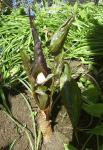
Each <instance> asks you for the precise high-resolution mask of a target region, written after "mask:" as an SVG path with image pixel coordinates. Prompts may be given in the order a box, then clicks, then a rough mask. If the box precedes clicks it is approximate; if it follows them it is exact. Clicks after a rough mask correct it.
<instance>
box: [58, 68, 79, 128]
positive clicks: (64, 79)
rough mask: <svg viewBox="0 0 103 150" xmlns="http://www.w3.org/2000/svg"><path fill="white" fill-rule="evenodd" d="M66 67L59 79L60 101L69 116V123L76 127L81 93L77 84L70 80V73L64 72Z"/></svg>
mask: <svg viewBox="0 0 103 150" xmlns="http://www.w3.org/2000/svg"><path fill="white" fill-rule="evenodd" d="M66 67H67V65H66V66H65V69H64V72H63V73H62V75H61V78H60V88H61V95H62V101H63V103H64V105H65V107H66V109H67V112H68V114H69V115H70V118H71V122H72V124H73V126H74V127H76V126H77V123H78V119H79V114H80V109H81V91H80V88H79V87H78V84H77V82H76V81H75V80H74V79H70V76H69V74H70V73H69V72H66V71H67V69H66ZM68 71H69V69H68Z"/></svg>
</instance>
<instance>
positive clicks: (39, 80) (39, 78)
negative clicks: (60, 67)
mask: <svg viewBox="0 0 103 150" xmlns="http://www.w3.org/2000/svg"><path fill="white" fill-rule="evenodd" d="M45 80H46V77H45V76H44V74H43V73H42V72H41V73H39V74H38V75H37V79H36V83H37V84H43V83H44V82H45Z"/></svg>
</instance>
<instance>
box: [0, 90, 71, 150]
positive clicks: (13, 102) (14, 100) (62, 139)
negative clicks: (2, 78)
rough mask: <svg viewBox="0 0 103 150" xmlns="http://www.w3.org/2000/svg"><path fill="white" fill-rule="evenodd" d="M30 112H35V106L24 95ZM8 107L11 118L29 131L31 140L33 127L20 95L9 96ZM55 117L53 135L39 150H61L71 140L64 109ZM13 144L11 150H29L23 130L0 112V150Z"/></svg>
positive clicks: (32, 100)
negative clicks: (30, 108) (29, 105)
mask: <svg viewBox="0 0 103 150" xmlns="http://www.w3.org/2000/svg"><path fill="white" fill-rule="evenodd" d="M25 96H26V97H27V99H28V101H29V103H30V104H31V107H32V110H33V111H34V112H35V111H37V106H36V104H35V101H34V99H32V98H31V95H30V94H28V93H25ZM8 101H9V105H10V109H11V112H12V114H13V117H14V118H15V119H16V120H17V121H18V122H19V123H21V124H22V125H23V126H24V128H25V127H26V128H28V130H29V131H30V137H31V139H32V142H34V141H33V138H32V132H33V126H32V119H31V115H30V111H29V109H28V106H27V103H26V102H25V100H24V98H23V97H22V96H21V94H20V93H18V94H14V95H12V94H9V99H8ZM55 115H56V119H55V125H54V133H53V135H52V137H51V139H50V142H49V143H48V144H43V145H42V148H40V150H41V149H42V150H63V149H64V143H67V144H68V143H69V141H70V140H71V139H72V125H71V122H70V119H69V117H68V115H67V113H66V110H65V108H64V107H63V106H62V107H61V109H60V111H59V112H58V113H57V114H54V116H55ZM13 142H15V144H14V145H13V147H12V150H31V147H30V144H29V140H28V138H27V135H26V134H25V132H24V130H23V129H20V128H19V127H18V126H17V125H16V124H15V123H14V122H13V121H12V120H11V119H10V118H9V117H8V116H7V114H6V113H5V112H4V111H2V110H0V150H9V148H10V145H12V143H13Z"/></svg>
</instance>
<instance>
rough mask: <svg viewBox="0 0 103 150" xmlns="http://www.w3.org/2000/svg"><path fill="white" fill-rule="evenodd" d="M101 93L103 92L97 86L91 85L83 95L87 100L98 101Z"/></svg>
mask: <svg viewBox="0 0 103 150" xmlns="http://www.w3.org/2000/svg"><path fill="white" fill-rule="evenodd" d="M100 94H101V92H100V90H99V89H98V88H97V87H96V86H95V87H90V88H88V89H87V90H85V91H84V92H83V93H82V95H83V96H84V98H85V99H86V101H90V102H93V103H97V102H98V100H99V97H100Z"/></svg>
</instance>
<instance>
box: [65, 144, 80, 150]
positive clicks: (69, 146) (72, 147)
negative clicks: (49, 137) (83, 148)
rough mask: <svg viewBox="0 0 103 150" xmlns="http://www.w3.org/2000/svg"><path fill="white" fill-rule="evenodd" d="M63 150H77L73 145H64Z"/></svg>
mask: <svg viewBox="0 0 103 150" xmlns="http://www.w3.org/2000/svg"><path fill="white" fill-rule="evenodd" d="M64 150H77V149H76V148H75V147H74V146H73V145H71V144H69V145H68V144H64Z"/></svg>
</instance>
